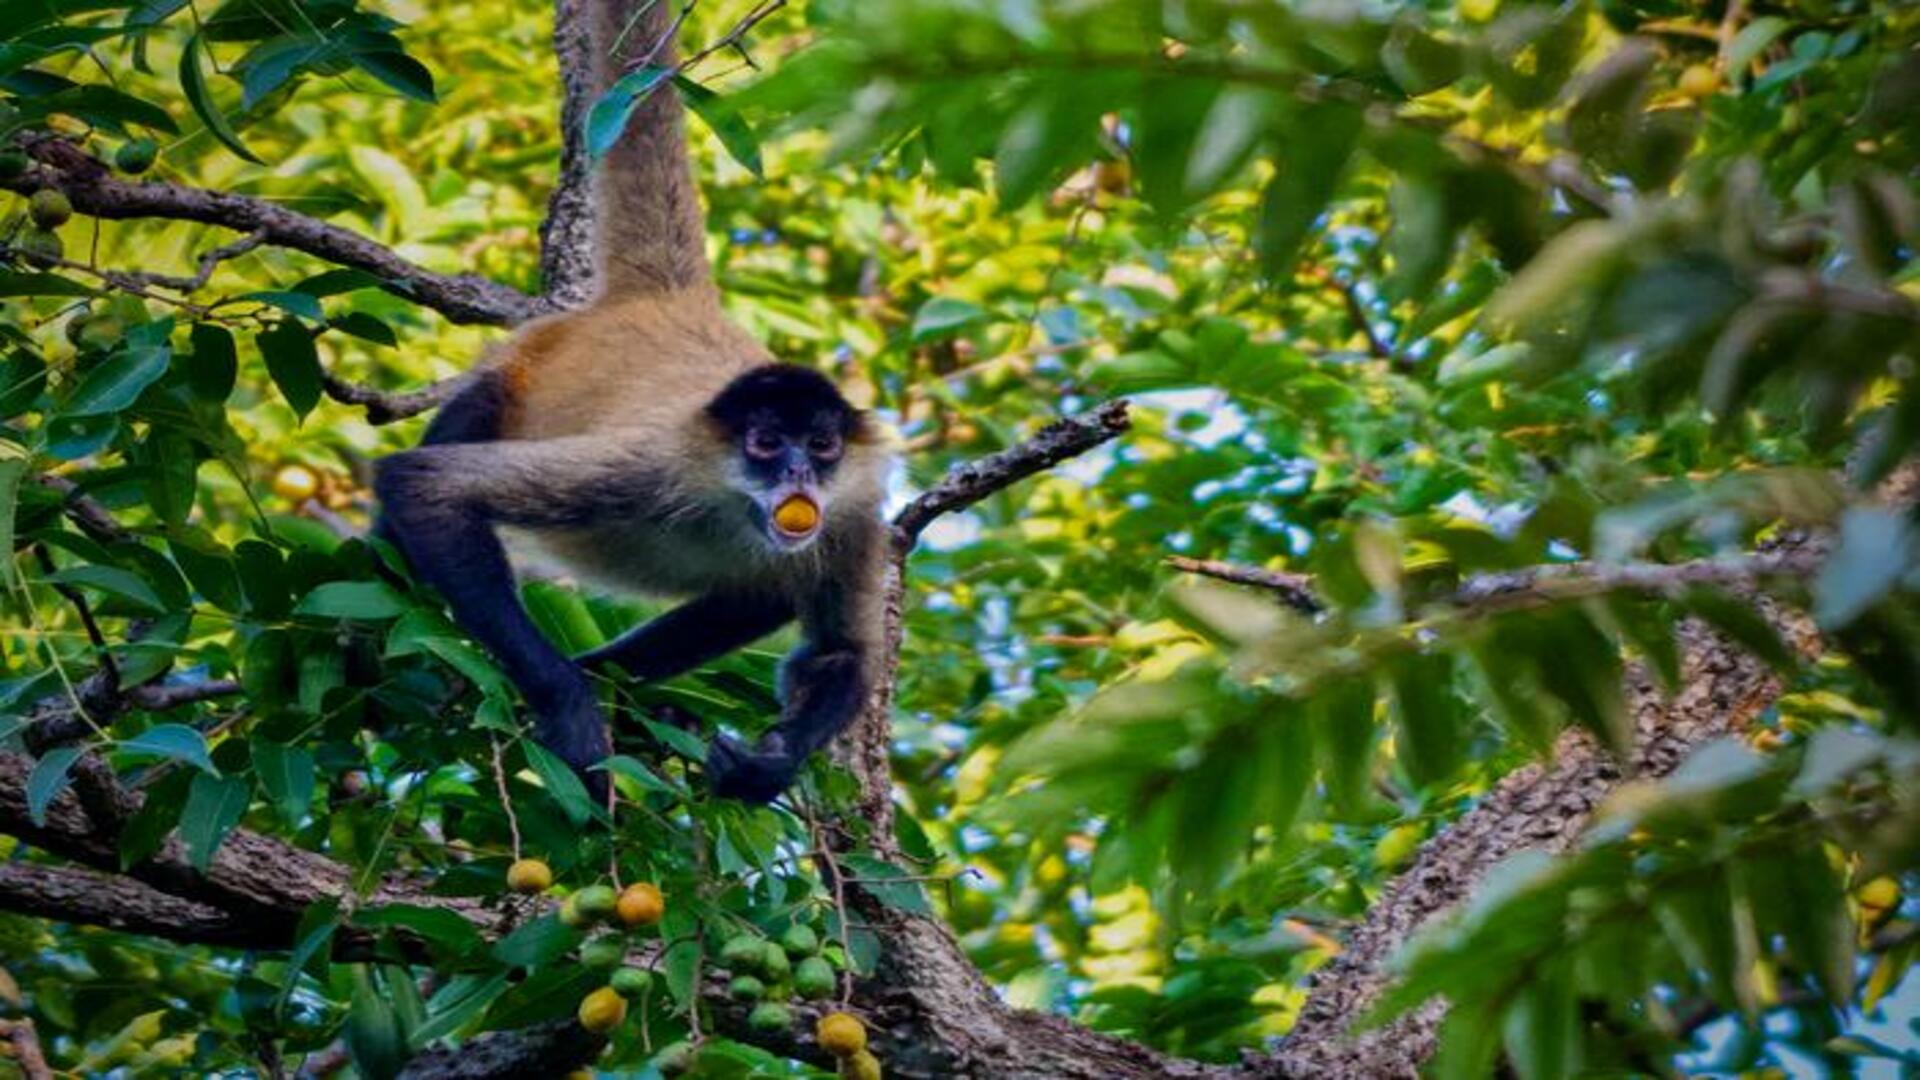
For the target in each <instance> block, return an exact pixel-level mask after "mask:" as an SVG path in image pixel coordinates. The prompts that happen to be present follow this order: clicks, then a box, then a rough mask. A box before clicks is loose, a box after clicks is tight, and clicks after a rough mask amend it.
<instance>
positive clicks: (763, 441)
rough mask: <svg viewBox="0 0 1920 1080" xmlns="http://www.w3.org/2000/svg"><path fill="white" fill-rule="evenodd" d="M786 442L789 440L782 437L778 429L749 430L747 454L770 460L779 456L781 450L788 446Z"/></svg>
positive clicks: (762, 459)
mask: <svg viewBox="0 0 1920 1080" xmlns="http://www.w3.org/2000/svg"><path fill="white" fill-rule="evenodd" d="M786 443H787V441H786V440H785V439H783V438H781V437H780V433H779V432H777V431H769V430H767V429H766V428H755V429H754V430H752V431H749V432H747V456H748V457H750V458H757V459H759V460H761V461H768V460H771V459H773V458H777V457H779V456H780V451H782V450H784V449H785V448H786Z"/></svg>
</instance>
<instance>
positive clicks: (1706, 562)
mask: <svg viewBox="0 0 1920 1080" xmlns="http://www.w3.org/2000/svg"><path fill="white" fill-rule="evenodd" d="M1167 565H1169V566H1172V567H1173V568H1175V569H1177V570H1182V571H1185V572H1187V573H1189V574H1199V575H1202V576H1204V577H1210V578H1216V579H1218V580H1220V581H1230V582H1232V583H1234V584H1236V585H1250V586H1253V587H1255V588H1260V589H1268V590H1271V591H1272V592H1274V593H1276V594H1278V596H1279V598H1280V600H1281V602H1282V603H1284V604H1286V605H1287V606H1288V607H1291V608H1294V609H1296V610H1298V611H1301V612H1304V613H1306V614H1309V615H1311V614H1315V613H1317V612H1319V611H1320V610H1322V605H1321V603H1320V600H1319V598H1318V597H1317V596H1315V595H1314V592H1313V579H1312V578H1311V577H1309V576H1307V575H1305V574H1290V573H1287V572H1286V571H1284V570H1269V569H1266V568H1264V567H1258V566H1243V565H1240V564H1238V563H1229V562H1220V561H1217V560H1213V559H1189V558H1186V557H1185V556H1180V555H1171V556H1168V557H1167ZM1819 565H1820V554H1819V552H1818V551H1816V550H1813V549H1809V548H1788V549H1785V550H1779V551H1767V552H1760V553H1758V554H1753V555H1733V556H1718V557H1714V558H1707V559H1696V560H1694V561H1692V562H1683V563H1600V562H1573V563H1550V564H1546V565H1542V566H1529V567H1527V568H1525V569H1522V570H1506V571H1501V572H1499V573H1489V574H1475V575H1473V576H1472V577H1469V578H1467V579H1466V580H1465V581H1463V582H1461V583H1460V587H1459V588H1457V589H1455V590H1454V591H1453V593H1452V595H1450V596H1448V597H1446V598H1444V599H1443V600H1442V603H1443V604H1444V605H1445V606H1448V607H1452V608H1456V609H1459V610H1460V611H1462V612H1464V613H1467V614H1473V615H1487V614H1493V613H1495V612H1501V611H1518V610H1522V609H1525V608H1533V607H1541V606H1544V605H1546V604H1553V603H1560V602H1563V601H1567V600H1578V599H1581V598H1584V597H1589V596H1603V595H1605V594H1607V593H1610V592H1620V591H1638V592H1658V593H1674V592H1680V591H1684V590H1686V589H1690V588H1696V587H1699V586H1707V585H1710V586H1716V587H1720V588H1739V587H1743V586H1748V585H1752V584H1754V583H1756V582H1758V581H1761V580H1764V579H1766V578H1772V577H1791V578H1800V577H1805V576H1806V575H1807V574H1810V573H1812V572H1813V571H1814V570H1816V569H1817V568H1818V567H1819Z"/></svg>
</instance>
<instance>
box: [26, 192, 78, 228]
mask: <svg viewBox="0 0 1920 1080" xmlns="http://www.w3.org/2000/svg"><path fill="white" fill-rule="evenodd" d="M27 214H28V215H29V216H30V217H32V218H33V223H34V224H35V225H38V226H40V227H41V228H43V229H57V228H59V227H60V226H62V225H65V224H66V223H67V222H69V221H71V220H73V203H72V202H70V201H68V199H67V193H66V192H64V191H55V190H54V189H52V188H41V189H40V190H39V191H36V192H34V193H33V198H31V199H29V200H27Z"/></svg>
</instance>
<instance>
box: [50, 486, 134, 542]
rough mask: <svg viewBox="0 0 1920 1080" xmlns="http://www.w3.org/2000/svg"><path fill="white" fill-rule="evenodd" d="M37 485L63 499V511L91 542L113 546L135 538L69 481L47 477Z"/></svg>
mask: <svg viewBox="0 0 1920 1080" xmlns="http://www.w3.org/2000/svg"><path fill="white" fill-rule="evenodd" d="M34 482H35V483H37V484H39V485H40V486H41V487H43V488H45V489H47V490H48V491H51V492H53V493H54V494H56V495H59V496H60V505H61V509H63V510H65V511H66V513H67V517H68V518H70V519H72V521H73V523H74V524H75V525H78V526H80V531H81V532H83V533H86V534H87V537H88V538H89V539H92V540H97V541H100V542H101V543H106V544H112V543H118V542H119V541H122V540H126V539H128V538H129V537H131V536H132V533H130V532H129V531H128V530H127V527H126V526H125V525H122V524H120V522H119V521H117V520H115V519H114V516H113V513H112V512H111V511H109V510H108V509H107V508H106V507H105V506H104V505H102V504H101V502H100V501H99V500H98V499H95V498H94V497H93V496H91V495H83V494H81V492H80V485H78V484H76V483H74V482H73V481H71V480H69V479H67V478H66V477H64V476H53V475H46V476H41V477H39V478H37V479H36V480H35V481H34Z"/></svg>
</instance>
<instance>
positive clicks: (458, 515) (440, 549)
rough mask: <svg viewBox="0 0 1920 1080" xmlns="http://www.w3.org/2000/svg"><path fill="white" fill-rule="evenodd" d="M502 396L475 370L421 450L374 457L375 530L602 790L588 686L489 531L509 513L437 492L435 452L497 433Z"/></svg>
mask: <svg viewBox="0 0 1920 1080" xmlns="http://www.w3.org/2000/svg"><path fill="white" fill-rule="evenodd" d="M505 401H506V396H505V394H504V392H503V388H502V387H500V386H499V384H498V379H497V377H496V376H494V375H493V374H492V373H488V374H486V375H483V376H482V377H481V378H480V379H479V380H478V381H476V382H475V383H474V384H473V385H472V386H469V387H468V388H467V389H465V390H463V391H462V392H461V393H460V394H459V395H457V396H456V397H454V399H453V400H451V401H449V402H448V403H447V404H446V405H444V406H442V407H441V409H440V412H439V414H438V415H437V416H435V417H434V419H433V423H432V424H431V425H430V426H429V427H428V428H427V433H426V436H425V437H424V438H423V439H422V440H421V448H420V449H417V450H411V451H408V452H406V453H403V454H396V455H394V456H392V457H389V458H386V459H385V460H383V461H382V462H381V463H380V469H379V473H378V476H377V477H376V480H375V488H376V491H377V493H378V495H379V497H380V506H381V518H380V525H379V531H380V532H381V534H382V535H384V536H385V537H386V538H387V539H388V540H390V541H391V542H392V543H393V544H394V545H395V546H397V547H398V548H399V549H400V551H401V553H402V554H404V555H405V556H406V558H407V562H408V564H409V565H411V566H412V567H413V569H414V572H415V573H416V574H418V575H419V577H420V578H421V580H423V581H425V582H426V583H427V584H429V585H432V586H433V587H434V588H436V589H438V590H439V591H440V594H441V595H442V596H444V597H445V598H446V600H447V604H448V606H449V607H451V608H452V609H453V614H454V618H455V619H456V620H458V621H459V623H460V625H461V626H462V627H464V628H465V629H466V630H467V632H468V633H470V634H472V635H473V636H474V637H475V638H476V639H478V640H479V641H480V643H481V644H482V645H484V646H486V648H487V649H488V651H489V652H491V653H492V654H493V655H494V656H495V657H497V658H498V659H499V660H500V662H501V664H502V665H503V666H504V667H505V668H506V672H507V676H508V677H509V678H511V679H512V680H513V681H514V684H515V685H516V686H518V687H520V692H521V693H522V694H524V695H525V696H526V699H527V703H528V704H529V705H531V706H532V707H533V710H534V713H535V715H536V716H537V717H538V718H539V721H538V727H537V729H536V735H537V737H538V738H539V740H540V743H541V744H542V745H543V746H546V747H547V748H548V749H550V750H552V751H553V752H554V753H556V754H558V755H559V756H560V758H561V759H562V760H564V761H566V762H567V764H569V765H571V766H573V767H574V769H575V770H577V771H580V772H581V773H582V776H583V777H585V778H586V779H587V780H588V782H589V784H590V785H592V786H594V787H595V788H596V790H597V791H603V790H604V787H603V785H604V784H605V783H606V781H605V778H604V776H603V775H602V774H598V773H587V772H585V770H586V768H587V766H589V765H592V764H594V763H596V762H598V761H600V760H602V759H604V758H605V757H606V756H607V755H608V754H609V753H611V751H612V746H611V743H610V742H609V740H608V737H607V730H606V723H605V721H604V720H603V719H602V717H601V715H600V708H599V705H598V703H597V701H596V700H595V698H594V693H593V685H592V683H591V681H590V680H588V678H587V676H586V673H585V672H583V671H582V670H581V669H580V668H579V666H578V665H576V664H574V663H573V662H572V661H571V660H568V659H567V657H566V656H565V655H564V654H562V653H561V652H560V650H559V649H556V648H555V647H554V646H553V644H552V643H551V642H549V641H548V640H547V639H546V636H545V635H543V634H542V633H541V632H540V629H539V627H537V626H535V625H534V622H533V619H532V618H531V617H530V616H528V615H527V612H526V609H525V608H523V607H522V606H521V605H520V598H519V596H518V595H517V593H516V590H515V586H514V577H513V568H512V566H511V565H510V564H509V563H508V561H507V554H506V550H505V549H504V548H502V547H501V544H500V540H499V538H498V537H497V536H496V535H495V534H494V525H495V523H496V522H498V521H501V520H504V519H506V516H507V515H505V514H503V513H502V512H501V508H499V507H497V506H489V505H488V504H487V503H486V501H485V500H480V499H461V500H448V499H445V498H443V497H442V496H441V495H440V494H439V493H438V492H437V491H436V490H435V488H436V480H437V476H438V474H439V472H440V468H441V464H440V462H439V461H438V460H436V458H437V455H436V451H435V449H434V448H435V447H438V446H448V445H459V444H470V443H479V442H486V441H489V440H491V439H493V438H495V437H496V436H497V435H498V433H499V427H500V420H501V416H502V412H503V409H504V406H505Z"/></svg>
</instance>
